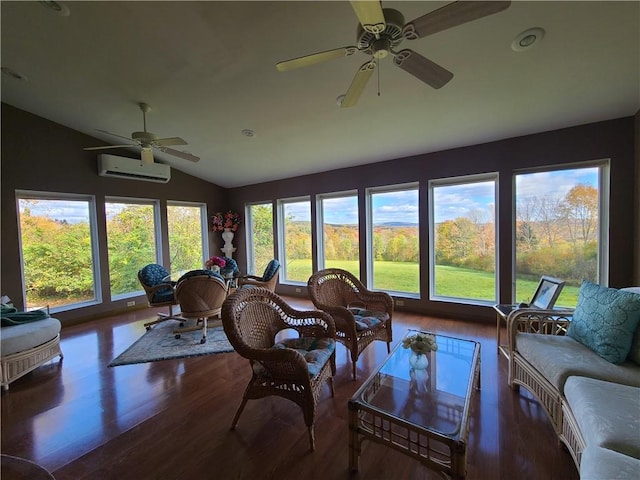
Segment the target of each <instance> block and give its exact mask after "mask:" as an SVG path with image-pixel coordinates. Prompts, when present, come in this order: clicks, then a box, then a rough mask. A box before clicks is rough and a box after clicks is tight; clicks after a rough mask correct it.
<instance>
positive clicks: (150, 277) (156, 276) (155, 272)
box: [140, 263, 169, 287]
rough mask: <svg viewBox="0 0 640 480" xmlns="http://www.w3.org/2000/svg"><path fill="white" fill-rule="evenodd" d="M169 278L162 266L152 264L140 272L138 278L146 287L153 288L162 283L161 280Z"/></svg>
mask: <svg viewBox="0 0 640 480" xmlns="http://www.w3.org/2000/svg"><path fill="white" fill-rule="evenodd" d="M167 276H169V272H167V269H166V268H164V267H163V266H162V265H158V264H157V263H152V264H150V265H147V266H146V267H144V268H142V270H140V278H141V279H142V281H143V282H144V284H145V285H147V286H148V287H155V286H156V285H160V284H161V283H162V279H163V278H165V277H167Z"/></svg>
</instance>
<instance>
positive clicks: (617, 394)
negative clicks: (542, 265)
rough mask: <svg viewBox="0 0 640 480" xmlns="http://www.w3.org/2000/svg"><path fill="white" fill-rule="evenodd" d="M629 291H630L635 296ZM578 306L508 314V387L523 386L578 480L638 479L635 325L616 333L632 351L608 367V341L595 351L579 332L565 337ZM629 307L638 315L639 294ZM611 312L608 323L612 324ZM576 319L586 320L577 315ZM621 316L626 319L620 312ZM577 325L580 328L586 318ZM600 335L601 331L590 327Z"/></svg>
mask: <svg viewBox="0 0 640 480" xmlns="http://www.w3.org/2000/svg"><path fill="white" fill-rule="evenodd" d="M600 288H601V289H602V290H603V291H605V289H604V288H603V287H600ZM635 288H637V287H633V288H631V289H628V290H631V291H632V292H635V291H637V293H640V288H637V290H634V289H635ZM606 290H614V289H606ZM625 290H626V289H625ZM613 293H615V292H613ZM620 297H625V298H626V294H623V295H621V296H620ZM581 298H582V288H581ZM580 302H581V299H580V298H579V300H578V306H577V307H576V310H575V311H574V310H565V311H561V312H559V311H557V310H529V309H522V310H518V311H516V312H514V313H513V314H512V315H510V316H509V318H508V319H507V328H508V334H509V385H510V386H511V387H512V388H514V389H517V388H518V387H519V386H524V387H525V388H527V390H529V391H530V392H531V393H532V394H533V395H534V396H535V397H536V398H537V399H538V401H539V402H540V404H541V405H542V406H543V407H544V409H545V411H546V412H547V414H548V416H549V418H550V420H551V422H552V424H553V427H554V429H555V431H556V434H557V435H558V438H559V440H560V441H561V442H562V443H564V444H565V445H566V446H567V448H568V450H569V452H570V453H571V455H572V457H573V460H574V462H575V464H576V467H577V468H578V471H579V472H580V478H581V479H583V480H603V479H626V478H629V479H636V478H638V475H639V474H640V361H639V359H640V330H639V329H638V326H637V325H638V320H637V318H636V320H635V325H636V326H635V327H631V326H630V325H632V324H633V321H631V320H630V321H629V322H627V323H626V324H625V326H624V328H622V327H620V330H621V331H622V330H624V331H625V333H624V335H622V337H624V338H623V343H624V342H625V341H628V342H627V343H628V344H630V345H631V347H630V348H627V351H628V352H629V353H628V354H627V355H626V356H625V358H617V359H616V363H613V362H612V361H610V358H609V359H605V358H603V356H602V354H604V355H605V357H606V356H607V355H606V353H607V350H606V349H607V348H608V346H607V345H606V338H604V339H603V340H602V342H601V344H600V346H596V347H593V345H590V346H587V345H585V343H583V342H586V343H587V344H589V341H585V340H584V338H581V337H580V335H577V334H576V330H578V327H577V326H574V330H573V331H572V332H570V333H569V335H567V333H568V331H569V330H570V326H571V322H572V321H573V320H574V315H576V312H578V309H579V308H580ZM632 302H633V305H634V306H635V307H634V308H636V310H635V311H637V312H638V313H637V315H638V316H640V307H638V306H640V295H638V296H637V298H636V297H633V298H632ZM614 307H615V308H611V309H609V312H608V313H607V315H609V317H612V318H616V312H618V310H616V309H617V306H614ZM635 311H634V312H635ZM634 312H632V314H633V315H636V313H634ZM578 314H581V315H582V317H584V311H583V310H580V311H579V312H578ZM622 315H623V316H624V318H625V319H626V313H623V314H622ZM579 320H580V322H582V323H584V318H580V319H579ZM595 322H596V321H595V320H594V323H595ZM621 323H622V322H621ZM587 326H589V323H588V322H587ZM625 328H626V330H625ZM616 329H618V325H615V327H614V330H616ZM630 329H631V331H630ZM601 330H606V329H602V328H595V327H594V328H593V331H594V332H598V333H599V332H600V331H601ZM618 333H620V332H618ZM626 335H628V337H629V338H627V337H626ZM594 348H595V350H594ZM603 349H604V351H603ZM598 352H599V353H598ZM607 358H608V357H607Z"/></svg>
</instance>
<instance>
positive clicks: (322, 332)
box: [282, 307, 336, 339]
mask: <svg viewBox="0 0 640 480" xmlns="http://www.w3.org/2000/svg"><path fill="white" fill-rule="evenodd" d="M282 310H283V312H284V313H285V314H286V316H284V317H283V318H282V320H283V321H284V323H285V324H286V328H292V329H294V330H296V331H297V332H298V333H299V334H300V336H303V337H330V338H333V339H335V338H336V324H335V322H334V320H333V317H331V315H329V314H328V313H325V312H321V311H319V310H296V309H294V308H284V307H282Z"/></svg>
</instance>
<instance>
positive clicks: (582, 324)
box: [567, 281, 640, 363]
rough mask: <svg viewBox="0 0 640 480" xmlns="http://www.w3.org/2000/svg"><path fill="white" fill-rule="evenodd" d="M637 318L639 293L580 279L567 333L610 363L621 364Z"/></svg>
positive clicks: (639, 314) (627, 351)
mask: <svg viewBox="0 0 640 480" xmlns="http://www.w3.org/2000/svg"><path fill="white" fill-rule="evenodd" d="M639 321H640V295H638V294H635V293H631V292H622V291H620V290H617V289H615V288H607V287H602V286H600V285H595V284H593V283H590V282H587V281H584V282H582V286H581V287H580V293H579V294H578V304H577V305H576V309H575V311H574V312H573V321H572V322H571V325H570V326H569V329H568V330H567V335H568V336H570V337H572V338H574V339H575V340H577V341H578V342H580V343H582V344H583V345H585V346H586V347H588V348H590V349H591V350H593V351H594V352H596V353H597V354H598V355H600V356H601V357H602V358H604V359H605V360H608V361H609V362H611V363H622V362H624V361H625V359H626V358H627V355H628V354H629V349H630V348H631V341H632V340H633V335H634V333H635V330H636V327H637V326H638V322H639Z"/></svg>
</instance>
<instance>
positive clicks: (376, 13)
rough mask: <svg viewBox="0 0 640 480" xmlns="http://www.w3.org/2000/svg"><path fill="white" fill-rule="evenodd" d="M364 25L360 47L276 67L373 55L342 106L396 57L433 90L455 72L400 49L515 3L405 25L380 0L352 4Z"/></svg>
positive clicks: (461, 9) (467, 5) (452, 7)
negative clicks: (386, 60) (406, 43)
mask: <svg viewBox="0 0 640 480" xmlns="http://www.w3.org/2000/svg"><path fill="white" fill-rule="evenodd" d="M350 3H351V6H352V7H353V10H354V12H355V14H356V16H357V17H358V20H359V21H360V24H359V25H358V35H357V45H356V46H348V47H340V48H336V49H333V50H327V51H324V52H319V53H313V54H311V55H305V56H303V57H298V58H293V59H291V60H286V61H283V62H280V63H278V64H276V68H277V69H278V70H279V71H281V72H286V71H288V70H293V69H295V68H300V67H307V66H309V65H314V64H316V63H320V62H324V61H327V60H332V59H334V58H340V57H348V56H350V55H353V54H354V53H356V52H362V53H365V54H367V55H371V59H370V60H368V61H367V62H365V63H364V64H363V65H362V66H361V67H360V68H359V69H358V71H357V72H356V75H355V77H354V78H353V81H352V82H351V85H350V86H349V90H347V93H346V94H345V95H344V98H343V100H342V103H341V104H340V106H341V107H343V108H345V107H352V106H354V105H355V104H356V103H357V102H358V99H359V98H360V95H361V94H362V92H363V90H364V87H365V86H366V85H367V82H368V81H369V78H371V75H372V74H373V72H374V70H375V69H376V67H377V62H378V61H379V60H380V59H382V58H385V57H386V56H388V55H389V54H390V55H392V56H393V63H394V64H395V65H396V66H398V67H400V68H401V69H403V70H404V71H406V72H408V73H410V74H411V75H413V76H415V77H416V78H417V79H418V80H421V81H423V82H424V83H426V84H427V85H430V86H431V87H433V88H440V87H442V86H444V85H446V84H447V83H448V82H449V81H450V80H451V79H452V78H453V73H451V72H450V71H448V70H447V69H446V68H444V67H441V66H440V65H438V64H436V63H434V62H432V61H431V60H429V59H427V58H425V57H423V56H422V55H420V54H419V53H416V52H414V51H413V50H410V49H404V50H400V51H396V47H397V46H398V45H400V43H402V41H403V40H404V39H407V40H416V39H418V38H423V37H426V36H428V35H432V34H434V33H438V32H441V31H443V30H446V29H448V28H451V27H455V26H458V25H461V24H463V23H467V22H471V21H472V20H477V19H479V18H482V17H486V16H488V15H492V14H494V13H498V12H501V11H503V10H505V9H507V8H508V7H509V5H510V4H511V2H498V1H489V2H479V1H460V2H453V3H450V4H448V5H445V6H443V7H441V8H439V9H437V10H434V11H433V12H430V13H427V14H426V15H423V16H421V17H418V18H416V19H415V20H413V21H411V22H409V23H407V24H405V23H404V16H403V15H402V13H400V12H399V11H397V10H394V9H392V8H384V9H383V8H382V6H381V5H380V2H379V1H351V2H350Z"/></svg>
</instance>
